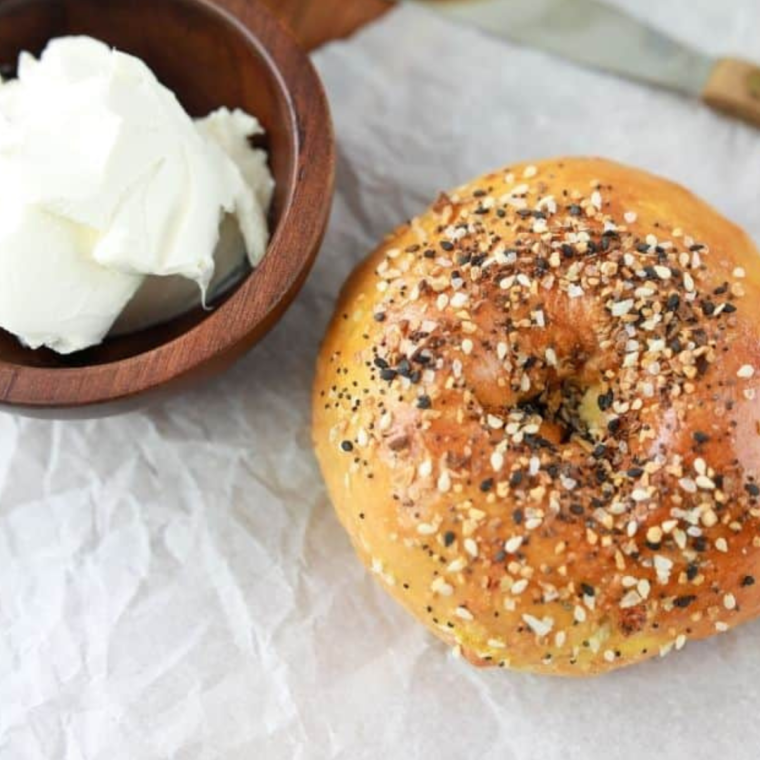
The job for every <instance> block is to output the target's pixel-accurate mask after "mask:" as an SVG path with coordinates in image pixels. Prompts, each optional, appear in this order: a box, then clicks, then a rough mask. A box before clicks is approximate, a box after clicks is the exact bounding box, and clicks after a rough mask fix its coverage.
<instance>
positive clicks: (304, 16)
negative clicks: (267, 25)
mask: <svg viewBox="0 0 760 760" xmlns="http://www.w3.org/2000/svg"><path fill="white" fill-rule="evenodd" d="M265 2H266V3H267V5H269V6H270V7H271V9H272V10H273V11H274V12H275V13H276V14H277V15H278V16H279V17H280V18H281V19H282V20H283V21H284V22H285V24H286V25H287V26H288V27H290V29H291V30H292V31H293V33H294V34H295V35H296V37H297V38H298V40H299V42H300V43H301V44H302V45H303V46H304V47H305V48H306V49H307V50H313V49H314V48H317V47H319V46H320V45H322V44H324V43H325V42H328V41H329V40H333V39H337V38H340V37H346V36H348V35H350V34H351V33H352V32H355V31H356V30H357V29H358V28H359V27H361V26H363V25H364V24H367V23H369V22H370V21H373V20H374V19H376V18H378V17H379V16H380V15H382V14H383V13H385V11H387V10H388V8H389V7H390V3H388V2H386V0H265Z"/></svg>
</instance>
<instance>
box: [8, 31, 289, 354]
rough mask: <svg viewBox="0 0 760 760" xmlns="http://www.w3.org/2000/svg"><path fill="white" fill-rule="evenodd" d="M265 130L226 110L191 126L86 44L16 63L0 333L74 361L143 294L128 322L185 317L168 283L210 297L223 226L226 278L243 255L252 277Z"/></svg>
mask: <svg viewBox="0 0 760 760" xmlns="http://www.w3.org/2000/svg"><path fill="white" fill-rule="evenodd" d="M260 131H261V128H260V127H259V124H258V122H257V121H256V120H255V119H254V118H253V117H251V116H249V115H247V114H244V113H242V112H240V111H235V112H230V111H229V110H227V109H221V110H220V111H218V112H215V113H214V114H212V115H211V116H209V117H207V118H206V119H203V120H200V121H199V122H197V123H194V122H193V121H192V120H191V118H190V117H189V116H188V114H187V113H186V112H185V111H184V110H183V108H182V107H181V106H180V104H179V102H178V101H177V99H176V97H175V96H174V95H173V94H172V93H171V92H170V91H169V90H168V89H167V88H165V87H164V86H163V85H161V84H160V83H159V82H158V80H157V79H156V77H155V76H154V75H153V73H152V72H151V71H150V69H149V68H148V67H147V66H146V65H145V64H144V63H143V62H142V61H140V60H139V59H137V58H134V57H133V56H129V55H126V54H123V53H119V52H117V51H113V50H111V49H110V48H108V47H107V46H106V45H104V44H103V43H101V42H98V41H96V40H93V39H91V38H86V37H70V38H61V39H58V40H54V41H53V42H51V43H50V44H49V45H48V47H47V48H46V49H45V51H44V53H43V54H42V56H41V58H40V59H39V60H37V59H35V58H33V57H32V56H30V55H28V54H22V56H21V58H20V60H19V67H18V79H16V80H12V81H9V82H6V83H5V84H3V85H2V86H0V327H2V328H4V329H6V330H9V331H10V332H13V333H14V334H16V335H17V336H18V337H19V339H20V340H21V341H22V342H23V343H25V344H26V345H28V346H30V347H32V348H38V347H40V346H47V347H49V348H52V349H54V350H56V351H59V352H61V353H69V352H72V351H77V350H80V349H83V348H86V347H88V346H92V345H95V344H97V343H99V342H100V341H102V340H103V338H104V337H105V336H106V334H108V332H109V331H110V330H111V328H112V327H113V325H114V323H115V322H116V321H117V319H118V318H119V315H120V314H121V313H122V311H123V310H124V309H125V307H126V306H127V304H129V303H130V301H131V300H132V299H133V297H134V296H135V294H136V293H138V291H141V289H143V290H142V292H141V295H140V297H139V298H138V299H137V303H138V304H139V303H142V307H141V308H138V309H136V310H134V311H133V312H132V316H131V319H130V320H128V323H131V324H132V325H134V326H135V327H143V326H146V325H147V324H151V323H153V322H156V321H161V318H162V317H164V318H170V317H171V316H174V315H175V313H176V311H177V310H178V309H180V308H182V307H184V306H191V305H192V304H191V303H189V300H188V289H187V287H186V286H184V283H182V286H178V285H177V283H176V278H177V277H181V278H184V279H185V280H188V281H190V282H192V283H195V286H193V290H194V292H195V294H197V293H198V289H200V292H201V293H202V294H205V292H206V289H207V288H208V286H209V284H210V283H211V281H212V278H213V277H214V272H215V251H216V249H217V245H218V243H219V240H220V225H221V224H222V222H223V220H225V219H227V222H226V224H227V225H230V224H232V222H230V218H232V219H234V220H236V222H237V224H236V225H235V224H232V227H233V231H232V233H229V232H228V233H227V235H226V236H225V237H226V239H227V240H228V250H227V252H226V256H225V257H224V266H225V268H230V269H233V268H234V267H235V266H239V265H240V263H242V260H243V257H244V251H243V248H244V249H245V250H246V251H247V254H248V258H249V261H250V263H251V264H252V265H254V266H255V265H256V264H257V263H258V261H259V260H260V259H261V257H262V256H263V255H264V252H265V250H266V245H267V242H268V230H267V223H266V212H267V209H268V207H269V204H270V201H271V197H272V190H273V184H274V183H273V180H272V177H271V174H270V172H269V170H268V168H267V164H266V155H265V153H264V152H263V151H261V150H254V149H253V148H251V147H250V144H249V141H248V139H249V137H250V136H252V135H254V134H257V133H259V132H260ZM235 227H237V228H239V232H238V231H237V229H235ZM241 235H242V240H241ZM230 240H234V241H236V242H235V243H233V245H237V243H242V245H241V246H240V249H239V253H238V252H237V251H235V250H232V249H230V248H229V246H230V245H231V244H230V243H229V241H230ZM224 275H225V272H222V276H224ZM156 276H158V277H161V278H168V279H166V280H159V281H155V280H153V278H154V277H156ZM146 278H150V279H148V280H146ZM171 280H175V282H174V285H170V281H171ZM162 284H166V285H167V286H169V287H167V288H165V289H164V288H162V287H161V285H162ZM183 286H184V287H183ZM146 293H147V295H146ZM122 328H123V325H122Z"/></svg>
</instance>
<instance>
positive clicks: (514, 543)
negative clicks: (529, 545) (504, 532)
mask: <svg viewBox="0 0 760 760" xmlns="http://www.w3.org/2000/svg"><path fill="white" fill-rule="evenodd" d="M522 543H523V537H522V536H513V537H512V538H510V539H507V541H505V543H504V551H506V552H507V553H509V554H514V553H515V552H517V551H518V549H519V548H520V547H521V546H522Z"/></svg>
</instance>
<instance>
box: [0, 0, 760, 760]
mask: <svg viewBox="0 0 760 760" xmlns="http://www.w3.org/2000/svg"><path fill="white" fill-rule="evenodd" d="M619 4H621V5H625V6H626V7H628V8H629V9H630V10H631V11H633V12H636V13H639V14H643V15H646V16H647V17H649V18H650V19H651V20H652V21H653V22H654V23H657V24H658V25H660V26H661V27H663V28H665V29H667V30H669V31H670V32H671V33H673V34H677V35H679V36H681V37H682V38H683V39H685V40H688V41H689V42H691V43H693V44H695V45H698V46H701V47H702V48H704V49H705V50H708V51H710V52H713V53H715V54H717V53H721V52H723V53H732V54H744V55H746V56H749V57H751V56H753V55H754V56H755V57H756V58H757V57H760V45H758V41H759V40H758V38H759V37H760V4H759V3H757V2H755V1H754V0H731V2H720V3H719V2H715V1H714V0H700V1H699V2H696V1H695V0H663V1H659V0H658V1H655V0H646V1H644V2H642V1H637V0H626V2H622V0H619ZM316 63H317V65H318V67H319V69H320V71H321V73H322V75H323V77H324V79H325V82H326V85H327V88H328V91H329V93H330V97H331V100H332V103H333V108H334V116H335V122H336V129H337V136H338V141H339V153H340V159H339V165H338V197H337V199H336V204H335V211H334V215H333V220H332V226H331V230H330V233H329V235H328V238H327V242H326V244H325V247H324V250H323V252H322V255H321V257H320V260H319V263H318V265H317V268H316V270H315V273H314V275H313V276H312V278H311V279H310V281H309V283H308V284H307V286H306V289H305V291H304V292H303V294H302V296H301V297H300V298H299V300H298V301H297V303H296V305H295V306H294V307H293V308H292V310H291V311H290V312H289V314H288V315H287V317H286V318H285V319H284V321H283V322H282V323H281V324H280V325H279V327H278V328H277V329H276V330H275V331H274V332H273V333H272V334H271V335H270V337H269V338H268V339H267V340H266V341H265V343H264V344H262V345H261V346H260V347H259V348H258V349H257V350H256V351H255V352H254V353H253V354H251V355H250V356H249V357H248V358H247V359H246V360H245V361H243V362H242V363H241V364H239V365H238V366H237V367H236V368H235V369H234V370H233V371H232V372H231V373H230V374H229V375H227V376H226V377H225V378H224V379H223V380H221V381H216V382H214V383H212V384H209V385H208V386H206V387H205V388H203V389H201V390H198V391H196V392H194V393H190V394H188V395H185V396H184V397H182V398H179V399H176V400H175V401H173V402H170V403H168V404H166V405H164V406H162V407H158V408H155V409H153V410H151V411H149V412H145V413H139V414H134V415H131V416H129V417H123V418H119V419H112V420H107V421H99V422H92V423H58V424H49V423H43V422H34V421H25V420H19V419H14V418H12V417H9V416H0V760H43V759H44V760H163V759H164V758H171V759H172V760H212V759H216V758H219V760H259V759H261V760H270V759H271V760H278V759H279V758H283V759H285V758H287V759H288V760H291V759H294V758H305V759H308V760H311V759H312V758H314V759H321V758H346V760H349V759H350V760H357V759H358V760H362V759H364V758H367V759H369V760H374V758H393V759H394V760H395V758H405V760H406V759H407V758H408V759H411V760H415V759H416V758H421V759H424V760H433V759H435V760H449V759H451V760H454V759H457V760H458V759H459V758H474V757H477V758H480V759H481V760H491V759H492V758H493V759H494V760H495V759H496V758H498V760H544V759H547V760H555V759H556V760H576V759H577V760H594V759H595V758H604V759H605V760H634V758H636V760H638V759H639V758H676V759H677V760H680V759H681V758H687V757H688V758H690V760H708V758H709V760H715V758H716V757H717V758H720V757H724V758H726V759H727V760H745V759H746V760H750V758H752V759H753V760H755V759H756V758H757V757H758V753H759V752H760V750H758V747H760V721H758V718H757V715H758V705H759V704H760V624H750V625H747V626H745V627H744V628H742V629H740V630H738V631H736V632H734V633H731V634H728V635H726V636H723V637H721V638H719V639H713V640H711V641H709V642H705V643H701V644H689V645H688V646H687V647H686V649H685V650H684V651H683V652H682V653H679V654H676V655H672V656H671V657H669V658H667V659H665V660H663V661H654V662H650V663H647V664H645V665H642V666H639V667H636V668H634V669H631V670H629V671H625V672H621V673H618V674H614V675H611V676H607V677H604V678H601V679H597V680H590V681H566V680H552V679H545V678H537V677H531V676H525V675H516V674H511V673H508V672H504V671H493V672H488V671H485V672H478V671H475V670H472V669H470V668H469V667H468V666H466V665H465V664H463V663H461V662H457V661H455V660H453V659H452V658H451V656H450V654H449V653H448V651H447V650H446V648H445V647H444V646H443V645H441V644H439V643H438V642H437V641H435V640H433V639H432V638H431V637H430V636H429V635H428V634H427V633H425V632H424V631H423V630H422V629H421V628H420V627H419V626H418V625H417V624H416V623H415V622H414V621H413V620H412V619H411V618H409V617H408V616H407V615H406V614H405V613H404V612H402V611H401V610H400V609H398V608H397V607H396V606H395V604H394V603H392V602H391V601H390V600H389V599H387V598H386V597H385V596H384V595H383V593H382V592H381V591H379V589H377V588H376V587H375V585H374V582H373V581H372V579H371V578H370V577H369V576H368V575H367V574H366V573H365V572H364V570H363V569H362V568H361V567H360V565H359V563H358V561H357V560H355V558H354V556H353V553H352V551H351V549H350V547H349V544H348V541H347V539H346V538H345V537H344V535H343V533H342V531H341V530H340V528H339V526H338V524H337V522H336V520H335V518H334V517H333V515H332V512H331V509H330V507H329V505H328V503H327V500H326V498H325V494H324V491H323V489H322V486H321V482H320V479H319V475H318V471H317V468H316V464H315V462H314V459H313V456H312V453H311V447H310V442H309V427H308V426H309V392H310V384H311V379H312V368H313V364H314V359H315V356H316V351H317V346H318V341H319V338H320V336H321V334H322V332H323V330H324V327H325V324H326V321H327V319H328V316H329V313H330V311H331V308H332V304H333V302H334V298H335V295H336V292H337V289H338V287H339V285H340V283H341V281H342V280H343V278H344V277H345V275H346V274H347V273H348V271H349V269H350V268H351V266H352V265H353V264H354V263H355V262H357V261H358V260H359V259H360V258H361V257H363V256H364V255H365V254H366V253H367V252H368V251H369V250H370V248H371V247H372V246H373V245H374V244H375V242H376V241H377V240H378V239H379V238H380V237H381V236H382V235H383V234H384V233H386V232H387V231H388V230H390V229H391V228H392V227H394V226H395V225H396V224H397V223H398V222H399V221H402V220H403V219H405V218H407V217H409V216H411V215H412V214H414V213H416V212H418V211H420V210H422V209H423V208H424V207H425V206H426V205H427V203H428V202H429V201H430V200H431V199H432V198H433V197H434V196H435V195H436V193H437V192H438V191H439V190H441V189H444V188H447V187H449V186H451V185H456V184H459V183H461V182H462V181H464V180H467V179H469V178H470V177H473V176H475V175H478V174H480V173H482V172H484V171H487V170H490V169H493V168H495V167H497V166H500V165H502V164H507V163H510V162H513V161H517V160H523V159H530V158H540V157H544V156H551V155H558V154H568V153H590V154H600V155H604V156H609V157H612V158H617V159H620V160H623V161H627V162H630V163H634V164H638V165H640V166H644V167H647V168H650V169H654V170H656V171H658V172H660V173H662V174H665V175H668V176H670V177H672V178H674V179H677V180H679V181H681V182H683V183H684V184H687V185H689V186H690V187H692V188H693V189H694V190H696V191H697V192H698V193H699V194H701V195H703V196H705V197H706V198H707V199H709V200H710V201H712V202H713V203H714V204H715V205H717V206H718V207H719V208H720V209H721V210H722V211H724V212H725V213H726V214H727V215H729V216H730V217H732V218H733V219H735V220H736V221H738V222H739V223H741V224H743V225H744V226H746V227H747V228H748V229H749V230H750V232H751V233H752V234H753V236H754V237H755V239H756V240H760V213H759V212H760V193H759V191H760V132H758V131H755V130H753V129H751V128H749V127H744V126H741V125H738V124H735V123H733V122H730V121H728V120H725V119H723V118H721V117H719V116H715V115H713V114H712V113H710V112H709V111H708V110H707V109H705V108H703V107H701V106H699V105H698V104H693V103H690V102H688V101H686V100H683V99H680V98H679V97H677V96H673V95H670V94H667V93H660V92H655V91H653V90H651V89H648V88H645V87H642V86H639V85H635V84H629V83H626V82H622V81H620V80H618V79H614V78H612V77H607V76H604V75H601V74H596V73H590V72H586V71H583V70H581V69H578V68H575V67H573V66H572V65H570V64H567V63H561V62H558V61H556V60H554V59H551V58H549V57H547V56H544V55H542V54H540V53H537V52H532V51H528V50H523V49H520V48H517V47H513V46H509V45H507V44H505V43H501V42H497V41H495V40H491V39H488V38H486V37H484V36H482V35H480V34H479V33H477V32H474V31H469V30H463V29H457V28H454V27H452V26H450V25H448V24H447V23H445V22H443V21H440V20H438V19H436V18H434V17H432V16H430V15H429V14H427V13H424V12H422V11H418V10H416V9H403V10H401V11H398V12H395V13H393V14H391V15H390V16H388V17H387V18H386V19H384V20H383V21H381V22H380V23H378V24H376V25H374V26H373V27H371V28H369V29H367V30H365V31H364V32H362V33H361V34H360V35H358V36H357V37H355V38H354V39H352V40H350V41H348V42H345V43H338V44H335V45H333V46H331V47H329V48H326V49H324V50H323V51H321V52H319V53H318V54H317V55H316Z"/></svg>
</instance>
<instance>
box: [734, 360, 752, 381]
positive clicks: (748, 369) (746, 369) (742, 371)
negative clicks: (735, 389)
mask: <svg viewBox="0 0 760 760" xmlns="http://www.w3.org/2000/svg"><path fill="white" fill-rule="evenodd" d="M754 374H755V368H754V367H753V366H752V365H751V364H744V365H742V366H741V367H739V371H738V372H737V373H736V376H737V377H741V378H745V379H749V378H750V377H752V376H753V375H754Z"/></svg>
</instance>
